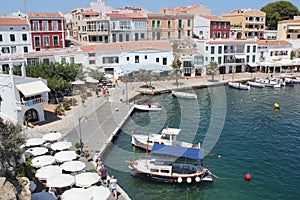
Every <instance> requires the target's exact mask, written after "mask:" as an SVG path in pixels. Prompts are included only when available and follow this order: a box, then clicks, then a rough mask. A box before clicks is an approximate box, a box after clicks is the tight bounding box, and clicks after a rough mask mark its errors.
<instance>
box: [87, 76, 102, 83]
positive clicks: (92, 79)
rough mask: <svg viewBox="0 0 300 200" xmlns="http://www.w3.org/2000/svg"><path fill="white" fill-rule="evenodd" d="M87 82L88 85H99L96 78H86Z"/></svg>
mask: <svg viewBox="0 0 300 200" xmlns="http://www.w3.org/2000/svg"><path fill="white" fill-rule="evenodd" d="M85 81H86V82H87V83H99V81H98V80H96V79H94V78H92V77H90V76H88V77H86V78H85Z"/></svg>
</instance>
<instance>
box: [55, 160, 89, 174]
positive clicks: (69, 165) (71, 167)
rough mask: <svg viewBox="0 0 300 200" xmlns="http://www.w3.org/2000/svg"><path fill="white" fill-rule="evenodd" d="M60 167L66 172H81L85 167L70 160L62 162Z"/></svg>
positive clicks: (78, 162) (79, 162)
mask: <svg viewBox="0 0 300 200" xmlns="http://www.w3.org/2000/svg"><path fill="white" fill-rule="evenodd" d="M60 167H61V168H62V169H63V170H65V171H67V172H78V171H81V170H83V169H84V168H85V167H86V165H85V163H84V162H81V161H78V160H72V161H68V162H64V163H63V164H62V165H60Z"/></svg>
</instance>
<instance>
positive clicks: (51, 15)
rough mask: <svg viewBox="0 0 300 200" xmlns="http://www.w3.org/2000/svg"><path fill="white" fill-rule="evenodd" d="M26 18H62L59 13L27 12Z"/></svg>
mask: <svg viewBox="0 0 300 200" xmlns="http://www.w3.org/2000/svg"><path fill="white" fill-rule="evenodd" d="M27 16H28V17H29V18H63V15H62V14H61V13H59V12H29V13H27Z"/></svg>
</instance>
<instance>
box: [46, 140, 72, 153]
mask: <svg viewBox="0 0 300 200" xmlns="http://www.w3.org/2000/svg"><path fill="white" fill-rule="evenodd" d="M71 146H72V143H71V142H67V141H60V142H55V143H53V144H51V149H53V150H55V151H61V150H65V149H70V148H71Z"/></svg>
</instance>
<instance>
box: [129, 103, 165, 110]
mask: <svg viewBox="0 0 300 200" xmlns="http://www.w3.org/2000/svg"><path fill="white" fill-rule="evenodd" d="M134 108H135V109H137V110H140V111H160V110H162V109H161V105H160V104H159V103H156V102H152V103H145V104H135V105H134Z"/></svg>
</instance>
